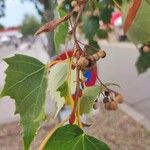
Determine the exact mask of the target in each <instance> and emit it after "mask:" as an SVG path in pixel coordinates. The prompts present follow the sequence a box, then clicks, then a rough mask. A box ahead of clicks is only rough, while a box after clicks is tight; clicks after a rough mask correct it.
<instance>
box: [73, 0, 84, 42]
mask: <svg viewBox="0 0 150 150" xmlns="http://www.w3.org/2000/svg"><path fill="white" fill-rule="evenodd" d="M85 4H86V0H83V1H82V4H81V6H80V10H79V12H78V15H77V18H76V21H75V24H74V27H73V28H72V32H73V37H74V41H75V42H76V41H77V37H76V29H77V26H78V23H79V20H80V17H81V15H82V12H83V9H84V7H85Z"/></svg>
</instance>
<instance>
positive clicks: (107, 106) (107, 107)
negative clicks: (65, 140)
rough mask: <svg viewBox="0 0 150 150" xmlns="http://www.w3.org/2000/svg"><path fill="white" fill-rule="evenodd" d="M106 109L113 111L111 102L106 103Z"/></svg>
mask: <svg viewBox="0 0 150 150" xmlns="http://www.w3.org/2000/svg"><path fill="white" fill-rule="evenodd" d="M105 108H106V109H107V110H111V108H110V102H107V103H105Z"/></svg>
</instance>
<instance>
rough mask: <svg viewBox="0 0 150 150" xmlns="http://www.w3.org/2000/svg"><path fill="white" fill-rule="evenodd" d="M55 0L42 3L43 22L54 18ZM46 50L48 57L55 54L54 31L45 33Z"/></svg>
mask: <svg viewBox="0 0 150 150" xmlns="http://www.w3.org/2000/svg"><path fill="white" fill-rule="evenodd" d="M55 6H56V4H55V1H49V0H48V1H47V2H46V3H45V5H44V9H45V12H44V18H43V19H44V22H49V21H51V20H53V19H54V10H55ZM47 41H48V45H47V52H48V54H49V56H50V57H52V56H54V55H55V45H54V32H50V33H47Z"/></svg>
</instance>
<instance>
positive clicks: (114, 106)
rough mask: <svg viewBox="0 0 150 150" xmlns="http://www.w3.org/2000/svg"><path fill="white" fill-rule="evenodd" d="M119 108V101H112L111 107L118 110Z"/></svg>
mask: <svg viewBox="0 0 150 150" xmlns="http://www.w3.org/2000/svg"><path fill="white" fill-rule="evenodd" d="M117 108H118V103H117V102H116V101H114V100H113V101H111V102H110V109H111V110H116V109H117Z"/></svg>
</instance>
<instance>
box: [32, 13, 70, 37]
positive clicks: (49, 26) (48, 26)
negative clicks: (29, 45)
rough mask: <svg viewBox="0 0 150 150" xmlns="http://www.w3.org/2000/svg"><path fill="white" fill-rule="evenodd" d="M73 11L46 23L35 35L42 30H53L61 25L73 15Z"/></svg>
mask: <svg viewBox="0 0 150 150" xmlns="http://www.w3.org/2000/svg"><path fill="white" fill-rule="evenodd" d="M71 15H72V13H68V14H67V15H66V16H65V17H63V18H59V19H54V20H52V21H50V22H48V23H46V24H44V25H43V26H42V27H41V28H39V29H38V30H37V32H36V33H35V35H39V34H41V33H42V32H51V31H53V30H54V29H55V28H56V27H57V26H58V25H60V24H61V23H62V22H64V21H67V20H68V19H69V18H70V17H71Z"/></svg>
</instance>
